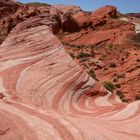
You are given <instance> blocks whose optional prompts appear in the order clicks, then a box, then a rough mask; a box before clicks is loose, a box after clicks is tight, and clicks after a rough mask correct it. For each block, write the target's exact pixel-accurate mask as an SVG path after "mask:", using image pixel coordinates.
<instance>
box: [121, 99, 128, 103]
mask: <svg viewBox="0 0 140 140" xmlns="http://www.w3.org/2000/svg"><path fill="white" fill-rule="evenodd" d="M121 101H122V102H126V103H129V100H128V99H122V100H121Z"/></svg>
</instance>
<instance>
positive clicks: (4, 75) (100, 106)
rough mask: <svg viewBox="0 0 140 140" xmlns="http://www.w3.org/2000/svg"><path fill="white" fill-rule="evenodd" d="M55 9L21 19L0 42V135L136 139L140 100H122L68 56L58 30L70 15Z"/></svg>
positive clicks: (3, 139) (42, 139) (2, 139)
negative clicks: (123, 101)
mask: <svg viewBox="0 0 140 140" xmlns="http://www.w3.org/2000/svg"><path fill="white" fill-rule="evenodd" d="M43 9H44V8H43ZM50 9H51V8H50ZM56 11H57V12H58V13H57V12H56ZM59 12H60V11H58V9H57V10H53V11H52V12H51V14H50V13H49V14H48V13H44V12H43V14H38V15H36V16H33V17H30V18H27V19H25V20H22V21H21V23H18V24H17V25H16V26H15V27H14V28H13V29H12V30H11V32H10V33H9V34H8V36H7V37H6V39H5V40H4V42H3V43H2V44H1V46H0V140H10V139H12V140H46V139H47V140H93V139H94V140H110V139H111V140H118V139H131V140H139V138H140V127H139V126H140V116H139V106H140V102H139V101H137V102H133V103H130V104H126V103H122V102H121V100H120V99H119V98H118V96H116V95H115V94H113V93H111V92H108V91H106V90H105V88H104V87H103V86H102V85H101V83H100V82H98V81H95V80H94V79H93V78H92V77H91V76H90V75H89V74H87V73H86V72H85V70H84V69H82V67H81V66H79V64H78V63H77V62H76V61H74V60H73V59H72V58H71V57H70V55H69V54H68V53H67V52H66V50H65V48H64V45H63V44H62V42H61V41H60V40H59V39H58V37H57V36H56V35H60V33H61V32H62V31H63V29H65V28H64V27H66V26H64V25H65V24H66V23H67V21H68V20H70V21H71V22H72V23H74V22H73V17H71V15H70V14H68V13H65V12H64V11H61V12H62V14H60V13H59ZM74 13H75V12H74ZM76 13H77V12H76ZM76 13H75V14H76ZM73 25H76V26H77V24H73ZM78 27H79V28H80V26H78ZM84 28H85V27H83V26H82V27H81V28H80V30H81V29H84ZM91 28H92V27H91ZM70 31H71V30H70ZM72 31H73V32H74V30H72Z"/></svg>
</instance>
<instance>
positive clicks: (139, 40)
mask: <svg viewBox="0 0 140 140" xmlns="http://www.w3.org/2000/svg"><path fill="white" fill-rule="evenodd" d="M132 40H133V41H135V42H136V43H140V33H138V34H136V35H134V36H133V38H132Z"/></svg>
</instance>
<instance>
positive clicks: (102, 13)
mask: <svg viewBox="0 0 140 140" xmlns="http://www.w3.org/2000/svg"><path fill="white" fill-rule="evenodd" d="M92 16H95V17H98V18H100V19H103V18H108V17H109V18H110V17H111V18H116V17H117V9H116V7H113V6H105V7H102V8H99V9H97V10H96V11H95V12H93V13H92Z"/></svg>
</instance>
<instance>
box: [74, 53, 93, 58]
mask: <svg viewBox="0 0 140 140" xmlns="http://www.w3.org/2000/svg"><path fill="white" fill-rule="evenodd" d="M90 56H91V55H90V54H89V53H84V52H80V53H79V54H78V55H77V57H76V58H77V59H79V58H83V57H90Z"/></svg>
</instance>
